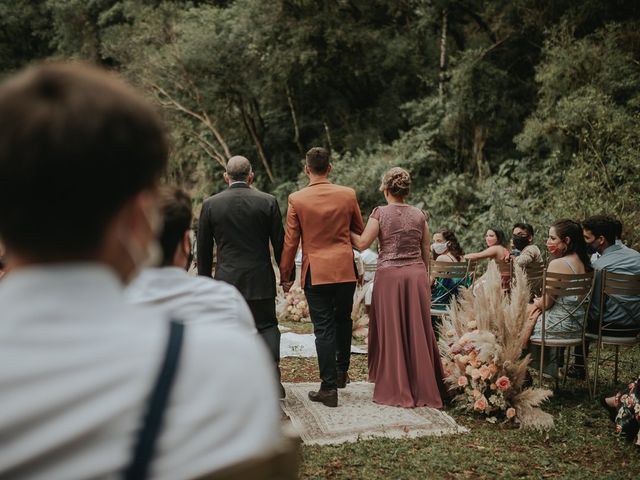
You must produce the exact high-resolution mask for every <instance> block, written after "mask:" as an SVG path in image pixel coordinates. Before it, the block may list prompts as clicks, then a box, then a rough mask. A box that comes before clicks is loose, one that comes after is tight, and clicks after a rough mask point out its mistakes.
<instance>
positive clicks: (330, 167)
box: [327, 164, 333, 175]
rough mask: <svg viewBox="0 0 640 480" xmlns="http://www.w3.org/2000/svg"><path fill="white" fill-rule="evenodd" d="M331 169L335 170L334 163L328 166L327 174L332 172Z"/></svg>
mask: <svg viewBox="0 0 640 480" xmlns="http://www.w3.org/2000/svg"><path fill="white" fill-rule="evenodd" d="M331 170H333V165H331V164H329V167H328V168H327V175H329V174H330V173H331Z"/></svg>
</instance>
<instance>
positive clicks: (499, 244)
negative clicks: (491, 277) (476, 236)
mask: <svg viewBox="0 0 640 480" xmlns="http://www.w3.org/2000/svg"><path fill="white" fill-rule="evenodd" d="M484 240H485V242H486V243H487V248H485V249H484V250H483V251H481V252H478V253H467V254H466V255H465V256H464V258H465V260H484V259H489V260H495V261H496V262H506V261H508V260H509V257H510V256H511V252H509V250H507V242H506V239H505V235H504V232H503V231H502V230H500V229H499V228H496V227H491V228H490V229H488V230H487V233H486V234H485V236H484Z"/></svg>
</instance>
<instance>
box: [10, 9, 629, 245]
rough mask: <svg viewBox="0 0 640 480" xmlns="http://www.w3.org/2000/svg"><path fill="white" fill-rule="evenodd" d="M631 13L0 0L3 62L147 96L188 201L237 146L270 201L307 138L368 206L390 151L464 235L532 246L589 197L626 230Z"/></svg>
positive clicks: (426, 200) (441, 221)
mask: <svg viewBox="0 0 640 480" xmlns="http://www.w3.org/2000/svg"><path fill="white" fill-rule="evenodd" d="M639 20H640V11H639V9H638V8H637V2H635V0H607V1H602V0H585V1H583V2H572V1H569V0H560V1H557V0H542V1H540V0H514V1H505V0H482V1H471V0H461V1H452V0H436V1H430V2H426V1H423V0H391V1H389V0H269V1H264V0H174V1H168V0H142V1H136V0H39V1H34V2H27V1H24V0H16V1H9V0H0V73H1V74H7V73H8V72H10V71H12V70H14V69H16V68H19V67H20V66H22V65H24V64H26V63H28V62H29V61H31V60H34V59H39V58H43V57H46V56H49V55H56V56H61V57H72V58H80V59H85V60H89V61H92V62H96V63H100V64H102V65H105V66H107V67H110V68H114V69H117V70H118V71H120V72H121V73H122V74H123V75H125V76H127V77H128V78H130V79H131V80H132V81H133V82H134V83H136V84H137V85H138V86H139V87H140V88H142V89H143V90H144V91H145V92H146V93H147V94H148V95H149V96H150V98H152V99H154V100H155V101H156V102H157V103H158V105H159V106H160V107H161V108H162V111H163V113H164V115H165V117H166V120H167V122H168V124H169V126H170V134H171V139H172V144H173V149H172V154H171V161H170V168H169V171H168V172H167V181H169V182H172V183H177V184H179V185H182V186H183V187H185V188H186V189H187V190H189V191H190V193H191V194H192V195H193V197H194V199H195V203H196V205H198V204H199V202H200V200H201V199H202V198H204V197H206V196H208V195H210V194H211V193H214V192H216V191H218V190H219V189H220V188H222V186H223V185H222V182H221V175H220V174H221V173H222V170H223V165H224V162H225V159H226V158H227V157H228V156H229V155H231V154H242V155H245V156H247V157H248V158H250V159H251V160H252V162H253V165H254V169H255V170H256V172H257V185H258V186H259V187H260V188H263V189H265V190H267V191H271V192H273V193H274V194H276V196H277V197H278V199H279V202H280V204H281V207H282V208H283V209H285V208H286V204H287V202H286V197H287V195H288V194H289V193H290V192H291V191H293V190H295V189H296V188H299V187H300V186H302V185H304V183H305V180H306V179H305V177H304V176H303V175H301V159H302V158H303V157H304V152H305V151H306V150H307V149H308V148H310V147H311V146H316V145H322V146H326V147H329V148H331V150H332V153H333V158H334V167H335V168H334V173H333V179H334V181H336V182H337V183H342V184H345V185H349V186H352V187H354V188H355V189H356V191H357V193H358V196H359V199H360V203H361V207H362V210H363V212H364V213H365V215H367V214H368V213H369V212H370V211H371V209H372V208H373V207H374V206H376V205H379V204H380V203H382V202H383V197H382V195H381V194H380V192H379V191H378V187H379V182H380V177H381V175H382V174H383V172H384V171H385V170H386V169H387V168H389V167H391V166H396V165H397V166H403V167H405V168H407V169H408V170H409V171H410V172H411V173H412V175H413V185H412V194H411V197H410V201H411V202H412V203H414V204H417V205H420V206H422V207H424V208H425V209H426V210H428V211H429V213H430V215H431V223H432V228H433V229H434V230H435V229H438V228H441V227H444V226H447V227H449V228H453V229H454V230H455V231H456V232H457V233H458V235H459V237H460V239H461V240H462V243H463V246H464V247H465V248H466V249H467V250H468V251H469V250H476V249H479V248H481V247H482V246H483V245H482V237H483V234H484V231H485V229H486V228H487V227H488V226H489V225H498V226H501V227H502V228H503V229H505V230H506V231H508V230H509V229H510V226H511V224H512V223H514V222H516V221H522V220H525V221H528V222H530V223H532V224H534V226H535V227H536V229H537V231H538V242H539V243H540V244H542V243H543V242H544V232H545V231H546V229H547V227H548V225H549V223H550V222H552V221H553V220H555V219H557V218H558V217H573V218H576V219H580V218H582V217H584V216H586V215H589V214H594V213H601V212H603V211H604V212H607V213H612V214H615V215H617V216H619V217H621V219H622V220H623V221H624V223H625V224H626V225H627V226H628V227H629V228H627V231H626V232H625V236H626V239H627V240H628V241H629V242H630V243H632V244H633V245H635V246H638V245H640V232H637V231H635V228H634V226H635V225H637V224H638V221H639V220H640V218H639V215H640V214H639V213H638V212H639V211H640V192H639V191H638V190H639V188H640V187H639V183H638V179H639V178H640V171H639V170H640V158H638V156H639V154H638V151H639V148H638V147H640V145H638V142H639V140H638V134H637V132H638V131H639V129H638V127H640V119H639V115H640V33H638V32H640V28H638V27H639V26H640V25H639V23H640V22H639ZM445 24H446V28H447V35H446V37H445V38H446V43H445V44H442V43H441V41H442V38H441V34H442V30H443V28H444V26H445ZM441 60H444V68H443V69H442V70H441V65H440V62H441Z"/></svg>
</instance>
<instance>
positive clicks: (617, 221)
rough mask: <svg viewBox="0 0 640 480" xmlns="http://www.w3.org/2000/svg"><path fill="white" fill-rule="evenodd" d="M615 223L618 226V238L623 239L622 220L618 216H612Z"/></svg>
mask: <svg viewBox="0 0 640 480" xmlns="http://www.w3.org/2000/svg"><path fill="white" fill-rule="evenodd" d="M612 220H613V224H614V225H615V226H616V240H618V239H620V240H622V228H623V226H622V222H621V221H620V219H618V218H612Z"/></svg>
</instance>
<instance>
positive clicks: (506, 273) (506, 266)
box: [496, 259, 513, 292]
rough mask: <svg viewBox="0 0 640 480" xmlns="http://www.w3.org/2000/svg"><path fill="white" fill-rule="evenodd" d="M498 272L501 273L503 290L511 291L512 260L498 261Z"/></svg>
mask: <svg viewBox="0 0 640 480" xmlns="http://www.w3.org/2000/svg"><path fill="white" fill-rule="evenodd" d="M496 265H497V266H498V271H499V272H500V281H501V282H502V290H503V291H505V292H510V291H511V282H512V281H513V262H512V261H511V259H509V260H508V261H506V262H505V261H502V260H500V261H496Z"/></svg>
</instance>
